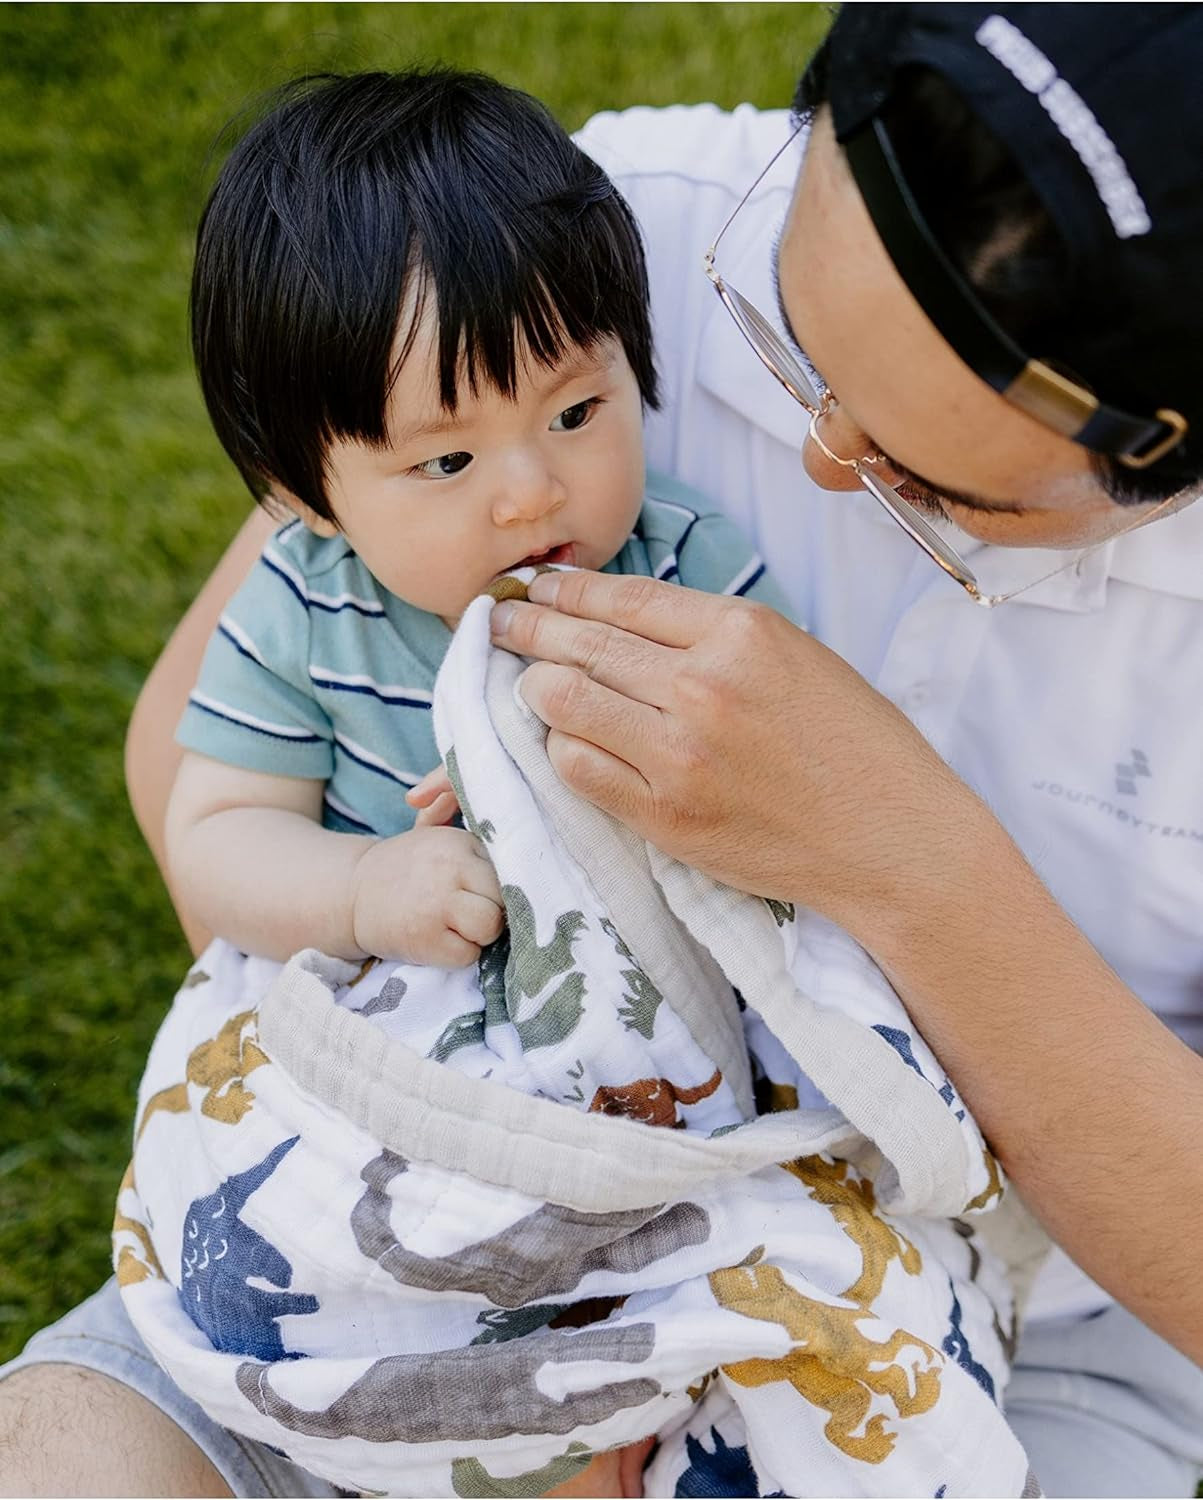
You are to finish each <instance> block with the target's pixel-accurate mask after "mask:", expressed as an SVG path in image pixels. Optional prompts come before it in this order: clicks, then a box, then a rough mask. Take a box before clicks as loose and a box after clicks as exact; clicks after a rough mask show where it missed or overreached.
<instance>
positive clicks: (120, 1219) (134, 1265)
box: [113, 1162, 164, 1286]
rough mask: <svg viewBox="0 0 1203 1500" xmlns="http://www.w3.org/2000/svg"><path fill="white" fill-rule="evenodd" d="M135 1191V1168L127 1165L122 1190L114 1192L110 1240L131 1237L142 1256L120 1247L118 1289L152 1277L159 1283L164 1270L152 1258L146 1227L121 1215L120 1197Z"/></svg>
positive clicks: (129, 1246)
mask: <svg viewBox="0 0 1203 1500" xmlns="http://www.w3.org/2000/svg"><path fill="white" fill-rule="evenodd" d="M133 1187H134V1164H133V1162H130V1164H129V1166H128V1167H126V1169H125V1176H124V1177H123V1178H122V1179H121V1186H120V1187H119V1188H118V1189H117V1212H116V1214H115V1215H114V1216H113V1237H114V1239H116V1237H117V1235H119V1234H121V1233H123V1232H124V1233H125V1234H132V1235H133V1237H134V1239H135V1240H137V1242H138V1245H139V1248H140V1249H141V1251H142V1254H141V1255H140V1256H139V1255H138V1254H136V1253H135V1251H134V1249H133V1246H131V1245H122V1246H121V1249H120V1250H119V1251H118V1254H117V1266H116V1271H117V1284H118V1286H133V1285H134V1284H135V1283H136V1282H139V1281H146V1280H147V1279H148V1278H149V1277H154V1278H155V1279H156V1280H158V1281H162V1280H164V1276H163V1267H162V1266H161V1265H160V1264H159V1257H158V1256H157V1255H156V1254H155V1247H154V1245H152V1244H151V1240H150V1235H149V1234H147V1232H146V1225H145V1224H140V1223H139V1222H138V1220H137V1219H131V1218H130V1216H129V1215H128V1214H124V1213H122V1212H121V1195H122V1194H123V1193H124V1192H125V1191H126V1189H127V1188H128V1189H130V1190H132V1189H133Z"/></svg>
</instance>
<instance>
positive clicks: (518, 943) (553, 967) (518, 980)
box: [501, 885, 585, 1000]
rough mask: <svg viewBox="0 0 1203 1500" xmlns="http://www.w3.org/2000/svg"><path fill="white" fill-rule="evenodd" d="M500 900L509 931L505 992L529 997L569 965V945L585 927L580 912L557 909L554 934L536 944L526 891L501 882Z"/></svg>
mask: <svg viewBox="0 0 1203 1500" xmlns="http://www.w3.org/2000/svg"><path fill="white" fill-rule="evenodd" d="M501 899H502V900H503V901H504V902H505V915H506V920H507V923H508V925H509V930H510V959H509V963H507V964H506V968H505V987H506V991H507V993H509V992H510V991H512V990H515V989H516V990H517V991H518V993H519V994H521V995H525V996H526V997H527V999H529V1000H533V999H534V997H535V996H536V995H539V994H542V992H543V991H544V990H545V989H546V988H547V985H548V984H549V982H550V981H551V980H553V979H554V978H555V977H556V975H557V974H564V973H566V972H567V971H568V970H569V969H571V968H572V966H573V962H574V960H573V957H572V945H573V943H574V942H575V941H576V939H577V935H578V933H580V931H581V929H582V928H583V927H584V926H585V914H584V912H580V911H565V912H561V913H560V915H559V916H558V917H557V918H556V933H555V937H553V938H552V940H551V941H550V942H549V943H542V944H541V943H540V942H539V939H538V935H537V934H536V932H535V913H534V910H533V908H532V907H531V904H530V901H529V900H528V898H527V895H526V892H525V891H524V890H523V889H522V888H521V887H520V886H516V885H503V886H502V887H501Z"/></svg>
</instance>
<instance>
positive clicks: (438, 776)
mask: <svg viewBox="0 0 1203 1500" xmlns="http://www.w3.org/2000/svg"><path fill="white" fill-rule="evenodd" d="M447 792H450V793H451V795H452V796H453V797H454V796H455V792H454V791H453V790H452V787H451V778H450V776H448V775H447V767H446V766H435V768H434V770H433V771H427V773H426V775H425V776H423V777H422V779H421V781H419V782H418V784H417V785H416V786H411V787H410V789H409V791H408V792H406V794H405V800H406V801H407V802H408V803H409V805H410V807H429V806H430V804H431V803H432V802H433V801H434V800H435V798H436V797H441V796H442V795H443V794H444V793H447Z"/></svg>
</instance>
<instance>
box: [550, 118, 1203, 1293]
mask: <svg viewBox="0 0 1203 1500" xmlns="http://www.w3.org/2000/svg"><path fill="white" fill-rule="evenodd" d="M788 129H789V123H788V117H787V115H786V112H785V111H772V112H760V111H757V110H755V109H753V108H751V107H750V106H747V105H745V106H741V107H740V108H739V109H737V110H736V111H735V112H734V113H732V114H727V113H724V112H722V111H720V110H718V109H716V108H715V107H714V106H712V105H699V106H695V107H675V108H672V109H666V110H652V109H632V110H628V111H626V112H625V113H623V114H603V115H598V116H596V117H595V118H594V119H593V120H591V121H590V122H589V123H588V125H586V127H585V128H584V130H583V131H582V132H581V134H580V136H579V137H578V139H579V140H580V141H581V144H582V145H583V146H584V147H585V149H586V150H588V151H589V152H590V153H591V154H592V155H593V156H594V157H595V158H596V159H597V160H598V161H599V162H600V163H601V164H602V165H603V166H604V167H605V168H606V170H607V171H608V172H609V173H610V174H611V176H612V177H613V178H614V180H615V181H616V182H617V184H618V186H619V187H620V189H621V190H622V192H623V194H624V195H625V197H626V198H627V200H628V201H629V202H630V204H631V206H632V208H633V210H634V211H635V213H636V215H637V216H638V218H639V221H640V224H641V227H642V230H643V234H644V239H645V243H646V247H647V253H648V265H649V273H650V277H651V286H652V306H653V315H654V320H655V332H656V344H657V352H658V365H659V369H660V372H661V376H662V382H663V391H664V405H663V409H662V411H661V412H659V413H657V414H654V415H653V416H652V417H651V419H650V420H649V423H648V457H649V462H650V463H651V464H653V465H654V466H655V467H657V468H660V469H665V470H667V471H668V472H670V473H672V474H675V475H677V476H678V477H679V478H681V479H683V480H685V481H686V482H687V483H689V484H692V485H695V486H696V487H697V488H698V489H700V490H702V491H703V492H704V493H707V494H709V495H710V496H711V497H712V498H713V499H714V500H715V501H717V502H718V503H719V504H720V505H722V506H723V507H724V508H725V509H726V510H727V511H728V513H729V514H730V515H731V516H732V518H733V519H735V520H736V521H738V522H739V523H741V525H743V526H744V527H745V529H746V530H747V531H749V532H750V533H751V535H752V537H753V539H754V541H755V543H756V545H757V547H758V549H759V550H760V552H761V553H762V555H763V556H764V557H765V559H766V561H767V562H768V564H769V566H770V567H771V568H772V569H773V570H774V572H775V573H776V575H777V578H778V580H779V582H780V583H781V584H782V586H783V587H784V589H785V591H786V593H787V595H788V596H789V598H790V600H791V602H792V604H793V606H794V608H795V610H796V612H797V617H798V618H799V619H800V620H802V621H804V622H805V624H806V625H807V628H808V629H810V630H811V631H812V632H813V633H814V634H815V635H816V636H817V637H818V638H819V639H821V640H822V641H824V642H825V643H826V644H827V645H829V646H831V647H832V648H833V649H834V650H836V651H837V652H839V654H840V655H841V656H843V657H844V658H845V659H846V660H847V661H848V662H850V663H851V664H852V665H853V666H854V667H856V668H857V670H858V671H860V672H861V673H862V674H863V675H864V676H865V677H866V678H867V679H868V680H869V681H870V682H871V683H873V684H874V686H875V687H877V688H878V689H879V690H880V691H881V692H882V693H884V694H885V695H886V696H887V697H888V698H890V699H891V700H892V701H893V702H894V703H896V704H897V705H898V706H899V707H900V708H901V709H902V710H903V711H904V712H905V713H906V714H907V715H908V717H909V718H910V719H911V720H912V721H913V722H914V723H915V724H916V725H917V727H918V728H919V729H920V730H921V731H922V732H923V734H924V735H925V736H926V737H927V739H928V740H929V741H930V742H931V743H932V745H933V746H934V747H935V748H936V749H937V750H938V751H939V753H940V754H941V755H942V756H944V758H945V759H946V760H947V761H948V762H949V764H950V765H952V766H953V767H954V768H955V770H956V771H957V772H958V774H959V775H960V776H962V777H963V778H964V780H965V781H966V782H968V784H969V785H970V786H971V787H973V788H974V789H975V790H976V791H977V792H978V793H979V794H980V795H981V796H982V797H983V798H984V799H985V801H986V802H987V803H988V804H989V806H990V807H991V808H992V809H993V811H994V812H995V813H996V815H997V816H998V818H999V819H1000V821H1001V822H1002V823H1003V825H1004V826H1005V827H1006V828H1007V830H1008V831H1009V832H1010V834H1011V835H1012V836H1013V837H1014V838H1015V840H1016V841H1017V843H1018V844H1019V845H1020V847H1021V848H1022V849H1023V851H1024V853H1025V854H1026V856H1027V857H1028V859H1029V860H1030V861H1031V863H1032V864H1033V866H1034V867H1035V869H1036V870H1037V871H1038V872H1039V874H1040V875H1041V877H1042V878H1043V880H1044V881H1045V882H1046V884H1047V885H1048V886H1049V888H1050V890H1051V891H1052V892H1053V893H1054V895H1055V896H1056V897H1057V899H1058V900H1059V901H1060V902H1061V904H1062V906H1063V907H1064V908H1065V910H1066V911H1067V912H1068V913H1069V915H1070V916H1071V917H1072V918H1073V920H1074V921H1075V922H1076V923H1077V924H1078V925H1079V926H1080V927H1081V929H1082V930H1083V931H1084V932H1085V933H1086V934H1087V936H1088V937H1089V938H1090V940H1091V941H1092V942H1093V943H1094V945H1095V947H1096V948H1097V949H1098V950H1099V952H1100V953H1101V954H1102V955H1103V956H1104V958H1105V959H1106V960H1107V961H1108V962H1109V963H1110V964H1111V965H1112V966H1113V967H1114V968H1115V970H1116V971H1117V972H1118V973H1119V974H1120V975H1121V976H1122V978H1123V979H1124V980H1125V982H1126V983H1127V984H1128V985H1129V986H1131V988H1132V989H1133V990H1134V991H1135V992H1136V993H1137V994H1138V995H1139V996H1141V998H1142V999H1143V1000H1144V1001H1145V1002H1146V1003H1147V1004H1148V1005H1150V1006H1151V1007H1152V1008H1153V1009H1154V1010H1155V1011H1156V1012H1157V1013H1158V1014H1159V1015H1161V1016H1162V1017H1163V1018H1164V1019H1165V1021H1166V1022H1167V1023H1168V1024H1169V1025H1170V1026H1172V1027H1173V1028H1174V1030H1175V1031H1176V1032H1177V1033H1178V1034H1179V1035H1180V1036H1181V1037H1182V1038H1183V1039H1184V1040H1186V1041H1187V1042H1188V1043H1189V1044H1190V1045H1191V1046H1192V1047H1194V1048H1195V1049H1196V1050H1198V1051H1203V503H1200V504H1197V505H1195V506H1193V507H1190V508H1188V509H1187V510H1185V511H1183V512H1181V513H1180V514H1179V515H1177V516H1173V517H1170V518H1168V519H1166V520H1162V521H1156V522H1154V523H1153V524H1151V525H1150V526H1149V527H1148V528H1147V529H1145V530H1143V531H1141V532H1140V533H1137V534H1133V535H1131V536H1127V537H1124V538H1121V539H1120V540H1118V541H1116V542H1113V543H1111V544H1109V545H1108V546H1106V547H1103V548H1100V549H1099V550H1098V551H1096V552H1094V553H1092V554H1091V555H1090V556H1088V557H1087V558H1085V559H1084V560H1083V562H1082V564H1081V565H1080V567H1079V568H1078V569H1076V570H1071V571H1070V572H1068V573H1066V574H1064V575H1062V576H1060V577H1058V578H1056V579H1053V580H1051V581H1049V582H1048V583H1045V584H1042V585H1041V586H1039V587H1038V588H1036V589H1034V590H1032V591H1031V592H1030V593H1028V594H1025V595H1023V596H1022V597H1020V598H1018V599H1016V600H1014V601H1012V602H1010V603H1008V604H1006V605H1004V606H1003V607H1002V608H1000V609H996V610H993V611H990V610H984V609H981V608H980V607H979V606H977V605H975V604H974V603H973V602H972V601H971V600H970V599H969V598H968V597H967V596H966V595H965V594H964V592H963V591H962V590H961V589H960V588H959V587H958V586H957V585H956V584H955V583H953V582H952V581H951V580H950V579H948V578H946V577H945V576H944V575H943V574H942V573H941V572H940V571H939V570H938V569H937V568H936V567H935V565H934V564H933V563H932V562H931V561H930V559H928V558H927V557H926V556H925V555H924V554H923V553H922V552H921V551H920V549H919V548H918V547H916V546H915V544H914V543H913V542H912V541H911V540H910V538H909V537H907V536H906V535H905V534H904V533H903V532H902V531H901V529H900V528H899V527H898V526H897V525H896V524H895V523H894V522H893V521H892V520H891V519H890V518H889V516H887V515H886V514H885V513H884V512H883V511H882V510H881V509H880V507H879V506H878V505H876V504H875V502H874V501H873V500H872V499H871V498H870V497H869V496H867V495H864V494H860V493H858V494H852V495H849V494H829V493H825V492H823V491H821V490H819V489H818V488H817V487H816V486H815V485H813V484H812V483H811V482H810V480H808V479H807V477H806V476H805V474H804V473H803V470H802V467H801V463H800V461H799V450H800V448H801V445H802V441H803V438H804V436H805V430H806V417H805V414H804V412H803V411H802V409H801V408H800V407H799V406H797V404H796V403H795V402H794V401H793V400H792V399H791V398H790V397H789V396H788V395H787V394H786V393H785V392H784V391H783V390H782V389H781V388H780V386H779V385H778V383H777V382H776V381H775V380H774V379H773V377H772V376H771V375H770V374H769V373H768V371H767V370H765V369H764V368H763V367H762V366H761V365H760V363H759V361H758V360H757V358H756V357H755V355H754V354H753V353H752V351H751V350H750V349H749V348H748V346H747V345H746V343H745V342H744V340H743V338H742V336H741V335H740V333H739V331H738V329H737V328H736V327H735V324H734V323H733V321H732V320H731V318H730V316H729V315H728V313H727V312H726V310H725V309H724V308H723V306H722V304H721V303H720V301H719V299H718V297H717V296H716V295H715V294H714V291H713V289H712V288H711V286H710V284H709V282H708V281H707V280H706V277H705V275H704V274H703V271H702V255H703V252H704V250H705V249H706V248H707V247H708V246H709V244H710V243H711V241H712V240H713V238H714V236H715V234H716V233H717V232H718V229H719V227H720V225H721V224H722V223H723V222H724V220H725V219H726V218H727V216H728V215H729V214H730V213H731V211H732V210H733V209H734V207H735V205H736V203H737V202H738V200H739V197H740V196H741V195H742V193H743V192H745V191H746V189H747V187H748V185H749V184H750V183H751V182H752V180H753V179H754V178H755V176H756V174H757V173H758V172H759V171H760V170H761V169H762V167H763V166H764V164H765V163H766V162H767V161H768V160H769V158H770V157H771V156H772V154H773V152H774V151H775V150H776V149H777V147H778V146H779V145H780V144H781V142H782V141H783V140H784V139H785V136H786V134H787V133H788ZM800 151H801V145H800V144H799V145H796V146H795V147H793V148H791V149H790V150H789V151H788V152H787V153H786V154H785V156H784V157H783V158H782V159H781V161H780V162H779V163H778V164H777V166H776V168H775V169H774V171H773V172H772V173H771V174H770V176H769V177H768V178H766V179H765V181H764V182H763V183H762V184H761V185H760V187H759V188H758V189H757V191H756V194H755V195H754V196H753V198H752V199H750V200H749V202H748V203H747V204H746V205H745V206H744V208H743V209H742V210H741V212H740V214H739V216H738V217H737V218H736V220H735V223H734V225H733V226H732V228H731V229H730V230H729V231H728V233H727V235H726V237H725V238H724V240H723V244H722V247H721V250H720V268H721V270H722V273H723V276H724V278H725V279H726V280H727V281H729V282H730V283H732V284H733V285H735V286H737V287H738V288H739V289H740V291H741V292H743V293H744V295H745V296H747V297H748V298H749V299H750V300H751V301H752V302H754V303H755V304H756V306H757V307H758V308H759V309H760V310H761V311H762V312H763V313H764V314H765V315H766V316H768V317H770V318H771V319H773V321H774V322H776V303H775V298H774V293H773V287H772V279H771V267H770V258H771V250H772V247H773V245H774V244H775V240H776V235H777V233H778V231H779V229H780V226H781V223H782V220H783V219H784V215H785V210H786V206H787V202H788V198H789V193H790V189H791V187H792V184H793V181H794V178H795V176H796V172H797V167H798V162H799V159H800ZM975 548H976V550H975ZM962 550H964V551H965V552H967V553H970V554H971V555H972V558H973V564H972V565H973V567H974V569H975V571H976V572H977V573H978V575H979V577H981V578H982V580H983V582H984V584H985V585H986V586H987V587H991V586H994V587H999V586H1005V581H1006V580H1007V579H1013V578H1014V577H1015V576H1016V562H1015V554H1014V551H1013V550H1008V549H999V548H990V547H981V546H980V545H977V544H974V543H972V542H969V541H968V539H966V543H965V545H964V547H963V548H962ZM1046 556H1047V554H1046ZM1034 574H1035V569H1034V568H1033V570H1032V575H1024V574H1023V572H1022V569H1021V570H1020V576H1034ZM1015 940H1016V942H1017V943H1021V942H1023V934H1022V933H1016V935H1015ZM1050 1291H1051V1287H1050ZM1100 1295H1101V1294H1100ZM1041 1300H1042V1301H1044V1302H1046V1303H1047V1302H1048V1299H1047V1298H1042V1299H1041ZM1054 1300H1055V1299H1054ZM1068 1300H1072V1299H1066V1298H1062V1303H1061V1305H1064V1306H1065V1307H1066V1310H1068ZM1088 1303H1089V1298H1088V1297H1087V1296H1086V1294H1085V1293H1083V1295H1082V1296H1081V1297H1079V1298H1078V1299H1077V1300H1076V1301H1075V1302H1074V1305H1075V1306H1081V1307H1083V1308H1084V1307H1085V1306H1086V1305H1088ZM1041 1310H1042V1311H1051V1310H1052V1307H1051V1305H1048V1306H1046V1307H1043V1308H1042V1309H1041Z"/></svg>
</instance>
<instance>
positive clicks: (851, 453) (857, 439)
mask: <svg viewBox="0 0 1203 1500" xmlns="http://www.w3.org/2000/svg"><path fill="white" fill-rule="evenodd" d="M819 432H820V434H821V435H822V438H823V441H824V442H825V443H826V444H827V446H828V447H829V448H830V449H831V451H832V453H835V454H838V456H839V457H840V458H859V459H864V458H865V457H867V456H871V455H872V454H873V453H874V451H875V450H874V448H873V444H872V442H871V441H870V439H869V437H868V436H867V434H865V433H864V432H862V431H861V429H860V428H859V427H858V426H857V425H856V423H855V422H853V421H852V420H851V419H850V418H849V417H848V415H847V414H846V413H845V411H844V409H843V407H841V406H833V407H832V408H831V409H830V411H828V412H826V413H824V415H823V416H821V417H820V418H819ZM802 467H803V468H804V469H805V470H806V472H807V474H808V475H809V477H810V478H811V479H813V480H814V482H815V483H816V484H817V485H819V486H820V488H822V489H825V490H859V489H860V488H861V482H860V480H859V479H858V478H857V476H856V471H855V470H854V469H851V468H848V467H846V466H845V465H843V464H837V463H836V462H835V461H834V460H833V459H831V458H829V457H828V456H827V454H826V453H824V452H823V450H822V448H820V447H819V445H818V443H816V442H815V440H814V439H813V438H812V437H811V436H810V434H809V433H808V434H807V437H806V442H805V443H804V444H803V445H802Z"/></svg>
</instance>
